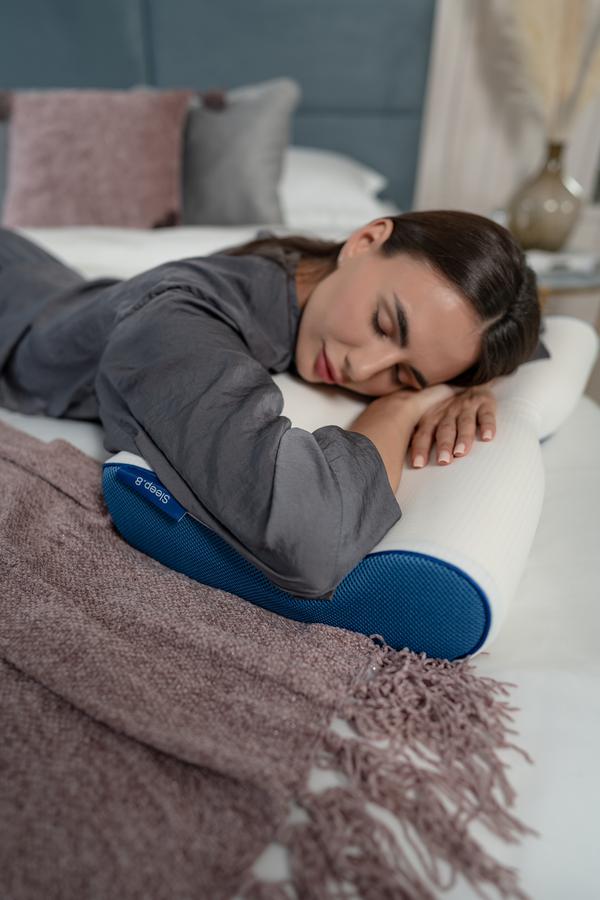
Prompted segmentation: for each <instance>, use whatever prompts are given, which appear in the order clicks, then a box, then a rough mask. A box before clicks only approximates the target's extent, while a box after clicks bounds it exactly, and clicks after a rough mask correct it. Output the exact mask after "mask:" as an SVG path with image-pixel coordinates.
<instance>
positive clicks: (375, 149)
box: [0, 0, 435, 208]
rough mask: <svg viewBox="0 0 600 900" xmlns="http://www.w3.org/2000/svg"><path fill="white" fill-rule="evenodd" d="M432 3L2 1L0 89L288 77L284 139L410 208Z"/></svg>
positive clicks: (227, 83) (225, 84)
mask: <svg viewBox="0 0 600 900" xmlns="http://www.w3.org/2000/svg"><path fill="white" fill-rule="evenodd" d="M434 6H435V0H368V2H365V0H218V2H214V0H2V12H1V15H0V21H1V27H0V89H2V88H16V89H18V88H28V87H29V88H33V87H42V88H43V87H47V88H50V87H106V88H126V87H131V86H133V85H136V84H150V85H155V86H158V87H192V88H198V89H199V90H205V89H207V88H210V87H221V88H230V87H237V86H239V85H242V84H251V83H254V82H257V81H263V80H266V79H268V78H275V77H279V76H283V75H286V76H289V77H291V78H294V79H295V80H296V81H297V82H298V83H299V84H300V87H301V89H302V94H303V97H302V101H301V105H300V107H299V109H298V111H297V113H296V117H295V121H294V126H293V132H292V138H291V140H292V143H294V144H300V145H303V146H312V147H322V148H327V149H331V150H338V151H340V152H344V153H348V154H350V155H351V156H354V157H355V158H356V159H358V160H361V161H362V162H364V163H366V164H367V165H370V166H373V167H374V168H375V169H377V170H378V171H380V172H382V173H383V174H384V175H386V176H387V177H388V179H389V182H390V184H389V188H388V190H387V191H386V193H385V195H384V196H385V197H386V198H388V199H391V200H394V201H395V202H396V203H397V204H398V205H399V206H401V207H402V208H407V207H409V206H410V205H411V201H412V195H413V187H414V181H415V175H416V165H417V154H418V147H419V136H420V131H421V121H422V113H423V103H424V96H425V85H426V77H427V67H428V62H429V49H430V44H431V35H432V21H433V12H434Z"/></svg>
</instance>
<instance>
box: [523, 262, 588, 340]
mask: <svg viewBox="0 0 600 900" xmlns="http://www.w3.org/2000/svg"><path fill="white" fill-rule="evenodd" d="M527 261H528V262H529V265H530V266H531V267H532V269H534V270H535V272H536V274H537V280H538V293H539V298H540V303H541V306H542V310H543V312H544V313H545V314H552V315H554V314H558V315H561V314H562V315H567V316H575V317H576V318H578V319H583V320H584V321H585V322H589V323H590V324H591V325H596V324H597V322H598V318H599V316H600V255H598V256H597V257H596V259H595V265H590V263H591V262H593V254H589V253H574V252H560V253H543V252H542V251H538V250H532V251H529V252H528V253H527Z"/></svg>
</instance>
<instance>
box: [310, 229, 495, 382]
mask: <svg viewBox="0 0 600 900" xmlns="http://www.w3.org/2000/svg"><path fill="white" fill-rule="evenodd" d="M392 228H393V222H392V221H391V220H390V219H376V220H374V221H373V222H371V223H369V225H367V226H365V227H364V228H361V229H358V230H357V231H355V232H354V233H353V234H352V235H351V236H350V237H349V238H348V240H347V241H346V243H345V244H344V246H343V248H342V251H341V253H340V257H341V259H340V260H339V261H338V266H337V268H336V270H335V271H334V272H332V273H331V274H330V275H327V276H326V277H325V278H322V279H321V280H320V281H318V282H317V283H316V285H308V286H304V288H303V287H302V286H301V284H300V285H299V284H298V280H297V293H298V302H299V305H300V308H301V310H302V315H301V318H300V325H299V329H298V338H297V341H296V349H295V364H296V368H297V370H298V373H299V375H300V376H301V377H302V378H303V379H304V380H305V381H309V382H314V383H329V384H331V383H332V381H331V379H329V378H328V375H327V370H324V369H323V358H324V355H326V357H325V358H326V362H327V364H328V366H329V369H330V370H331V371H332V372H333V374H334V377H335V383H337V384H338V385H340V386H341V387H344V388H346V389H347V390H351V391H356V392H357V393H359V394H368V395H370V396H375V397H379V396H383V395H384V394H390V393H392V392H393V391H397V390H399V389H400V388H409V389H413V390H420V389H421V388H422V387H426V386H427V385H431V384H439V383H442V382H445V381H448V380H449V379H451V378H454V377H455V376H457V375H459V374H460V373H461V372H463V371H464V370H465V369H467V368H469V367H470V366H471V365H473V363H475V362H476V360H477V357H478V354H479V349H480V330H481V323H480V321H479V320H478V318H477V315H476V313H475V312H474V310H473V309H472V308H471V306H470V305H469V303H468V301H467V300H465V298H464V297H463V296H462V295H461V294H459V293H458V291H457V289H456V288H455V287H454V286H453V285H450V284H449V283H448V282H447V281H446V280H445V279H444V278H442V277H441V276H440V275H438V274H437V273H436V272H435V271H433V270H432V268H430V266H429V265H427V264H426V263H425V262H422V261H419V260H415V259H413V258H411V257H410V256H408V255H406V254H398V255H396V256H393V257H388V258H386V257H383V256H381V255H380V254H379V252H378V251H379V247H380V246H381V244H383V243H384V241H385V240H386V239H387V237H388V236H389V234H390V233H391V231H392ZM399 318H400V322H399ZM402 320H403V321H402Z"/></svg>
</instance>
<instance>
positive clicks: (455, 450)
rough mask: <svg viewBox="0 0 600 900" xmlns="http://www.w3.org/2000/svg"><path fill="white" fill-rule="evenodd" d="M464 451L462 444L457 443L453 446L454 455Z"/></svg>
mask: <svg viewBox="0 0 600 900" xmlns="http://www.w3.org/2000/svg"><path fill="white" fill-rule="evenodd" d="M464 452H465V445H464V444H457V445H456V447H455V448H454V455H455V456H456V455H457V454H459V455H460V454H463V453H464Z"/></svg>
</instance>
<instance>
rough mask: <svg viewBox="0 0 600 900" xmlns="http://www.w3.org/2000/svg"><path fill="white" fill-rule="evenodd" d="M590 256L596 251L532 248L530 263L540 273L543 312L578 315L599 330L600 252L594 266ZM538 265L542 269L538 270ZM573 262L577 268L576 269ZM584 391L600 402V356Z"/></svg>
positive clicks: (529, 255) (539, 289)
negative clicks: (553, 252)
mask: <svg viewBox="0 0 600 900" xmlns="http://www.w3.org/2000/svg"><path fill="white" fill-rule="evenodd" d="M591 256H593V254H582V253H576V252H574V251H570V252H566V253H564V252H560V253H555V254H550V253H541V252H540V251H533V250H532V251H529V252H528V253H527V258H528V261H529V264H530V265H531V267H532V268H533V269H535V271H536V274H537V279H538V295H539V298H540V304H541V307H542V313H543V314H544V315H563V316H575V317H576V318H578V319H583V320H584V322H589V323H590V325H593V326H594V327H595V328H596V330H597V331H598V332H600V255H599V256H598V257H597V259H596V265H595V266H590V265H586V266H584V265H583V263H584V262H587V263H588V264H589V262H590V259H591ZM552 257H554V259H552ZM549 263H550V265H549ZM540 264H541V265H540ZM538 265H539V268H540V269H541V270H542V271H539V270H538ZM574 265H575V267H576V268H577V269H578V270H577V271H574V268H573V266H574ZM585 393H586V394H588V395H589V396H590V397H592V398H593V399H594V400H595V401H596V403H598V404H600V357H599V358H598V360H597V362H596V365H595V367H594V369H593V370H592V372H591V374H590V377H589V380H588V383H587V385H586V387H585Z"/></svg>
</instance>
